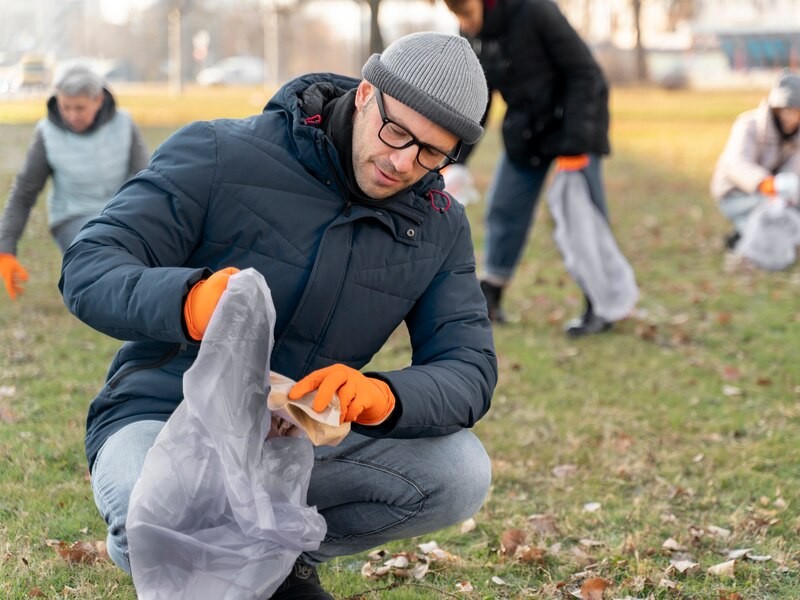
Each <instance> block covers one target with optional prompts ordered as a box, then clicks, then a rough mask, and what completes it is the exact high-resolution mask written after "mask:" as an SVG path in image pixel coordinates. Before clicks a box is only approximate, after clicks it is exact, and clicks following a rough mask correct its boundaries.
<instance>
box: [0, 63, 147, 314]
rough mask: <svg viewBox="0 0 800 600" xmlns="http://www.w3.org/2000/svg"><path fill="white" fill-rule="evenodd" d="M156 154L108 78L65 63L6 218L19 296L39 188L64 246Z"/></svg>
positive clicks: (7, 254) (8, 281) (12, 287)
mask: <svg viewBox="0 0 800 600" xmlns="http://www.w3.org/2000/svg"><path fill="white" fill-rule="evenodd" d="M148 160H149V153H148V151H147V147H146V145H145V143H144V139H143V138H142V134H141V132H140V131H139V128H138V127H137V126H136V124H135V123H134V122H133V120H132V119H131V117H130V115H129V114H128V113H127V112H126V111H124V110H121V109H119V108H117V106H116V101H115V99H114V96H113V95H112V94H111V92H109V91H108V90H107V89H106V88H105V87H104V84H103V80H102V78H101V77H100V76H99V75H97V74H96V73H94V72H93V71H91V70H90V69H88V68H87V67H84V66H74V67H71V68H69V69H66V70H65V71H64V73H63V74H62V75H61V76H60V77H59V78H58V79H57V81H56V83H55V93H54V94H53V96H52V97H51V98H50V99H49V100H48V101H47V116H46V117H45V118H43V119H42V120H40V121H39V122H38V123H37V124H36V128H35V130H34V135H33V141H32V142H31V144H30V147H29V148H28V153H27V156H26V159H25V163H24V164H23V165H22V168H21V169H20V171H19V172H18V173H17V176H16V179H15V180H14V185H13V187H12V188H11V194H10V195H9V197H8V202H7V204H6V207H5V211H4V212H3V215H2V218H0V276H2V278H3V280H4V283H5V285H6V289H7V291H8V294H9V296H10V297H11V298H12V299H15V298H16V297H17V294H19V293H21V292H22V286H21V283H22V282H23V281H25V280H27V279H28V273H27V271H26V270H25V268H24V267H22V265H21V264H20V263H19V261H18V260H17V244H18V242H19V239H20V238H21V237H22V233H23V231H24V230H25V225H26V224H27V222H28V217H29V216H30V213H31V209H32V208H33V206H34V204H35V203H36V200H37V198H38V196H39V193H40V192H41V191H42V189H43V188H44V186H45V183H47V179H48V178H50V177H52V179H53V182H52V183H53V185H52V188H51V190H50V193H49V196H48V198H47V209H48V224H49V227H50V233H51V235H52V236H53V239H54V240H55V242H56V244H58V247H59V248H60V249H61V252H62V253H63V252H64V251H65V250H66V249H67V246H69V243H70V242H71V241H72V238H74V237H75V234H76V233H78V231H79V230H80V228H81V227H83V226H84V225H85V224H86V223H87V222H88V221H89V219H91V218H92V217H95V216H97V215H98V214H99V213H100V211H101V210H102V209H103V207H104V206H105V205H106V202H108V200H109V199H110V198H111V196H112V195H113V194H114V192H116V191H117V189H118V188H119V187H120V186H121V185H122V184H123V183H124V182H125V181H126V180H127V179H128V178H129V177H130V176H131V175H133V174H134V173H136V172H138V171H140V170H141V169H143V168H144V167H145V166H146V165H147V161H148Z"/></svg>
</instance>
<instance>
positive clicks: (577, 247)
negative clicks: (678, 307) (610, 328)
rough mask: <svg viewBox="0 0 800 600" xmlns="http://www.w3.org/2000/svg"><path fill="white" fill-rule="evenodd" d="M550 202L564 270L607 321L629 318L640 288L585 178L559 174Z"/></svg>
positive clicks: (577, 173) (596, 311)
mask: <svg viewBox="0 0 800 600" xmlns="http://www.w3.org/2000/svg"><path fill="white" fill-rule="evenodd" d="M547 203H548V205H549V206H550V213H551V214H552V215H553V220H554V221H555V231H554V232H553V238H554V239H555V241H556V245H557V246H558V249H559V251H560V252H561V256H562V257H563V258H564V266H565V267H566V268H567V271H569V273H570V275H572V277H573V278H574V279H575V281H576V282H577V284H578V285H579V286H580V287H581V289H582V290H583V291H584V292H585V293H586V295H587V296H588V297H589V300H591V302H592V310H593V311H594V312H595V314H597V315H599V316H600V317H603V318H604V319H605V320H607V321H619V320H620V319H624V318H625V317H627V316H628V314H629V313H630V312H631V311H632V310H633V307H634V306H636V301H637V300H638V299H639V288H638V286H637V285H636V278H635V276H634V273H633V269H632V268H631V266H630V264H629V263H628V261H627V260H626V259H625V256H624V255H623V254H622V252H621V251H620V249H619V247H618V246H617V242H616V241H615V240H614V235H613V234H612V233H611V229H610V228H609V226H608V223H607V222H606V220H605V218H604V217H603V215H602V214H601V213H600V211H599V210H598V208H597V207H596V206H595V205H594V203H593V202H592V200H591V196H590V191H589V185H588V183H587V182H586V177H585V175H584V174H583V173H581V172H580V171H561V170H559V171H557V172H556V174H555V177H554V178H553V183H552V185H551V186H550V189H549V190H548V193H547Z"/></svg>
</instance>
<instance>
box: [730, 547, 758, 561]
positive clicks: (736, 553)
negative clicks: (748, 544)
mask: <svg viewBox="0 0 800 600" xmlns="http://www.w3.org/2000/svg"><path fill="white" fill-rule="evenodd" d="M752 550H753V549H752V548H739V549H738V550H730V551H729V552H728V558H729V559H730V560H736V559H737V558H742V557H744V556H746V555H747V553H748V552H752Z"/></svg>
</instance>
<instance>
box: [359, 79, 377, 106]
mask: <svg viewBox="0 0 800 600" xmlns="http://www.w3.org/2000/svg"><path fill="white" fill-rule="evenodd" d="M374 90H375V87H374V86H373V85H372V84H371V83H370V82H369V81H367V80H366V79H362V80H361V83H359V84H358V89H357V90H356V110H357V111H360V110H361V109H362V108H364V106H365V105H366V104H367V102H369V100H370V98H372V95H373V93H374Z"/></svg>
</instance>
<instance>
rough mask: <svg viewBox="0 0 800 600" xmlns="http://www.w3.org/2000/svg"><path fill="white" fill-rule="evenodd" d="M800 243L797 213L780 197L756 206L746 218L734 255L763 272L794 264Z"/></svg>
mask: <svg viewBox="0 0 800 600" xmlns="http://www.w3.org/2000/svg"><path fill="white" fill-rule="evenodd" d="M798 244H800V212H798V210H797V209H796V208H793V207H792V206H791V205H789V204H788V203H787V202H786V201H785V200H784V199H783V198H780V197H779V198H777V199H775V200H772V201H770V202H762V203H761V204H759V205H758V206H757V207H756V208H755V209H754V210H753V212H752V213H750V216H749V217H747V222H746V223H745V226H744V230H743V231H742V239H740V240H739V243H738V244H736V250H735V252H736V253H737V254H740V255H741V256H744V257H745V258H747V259H748V260H749V261H750V262H752V263H753V264H755V265H756V266H758V267H761V268H762V269H767V270H770V271H779V270H781V269H785V268H786V267H789V266H791V265H792V264H794V261H795V260H796V258H797V245H798Z"/></svg>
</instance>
